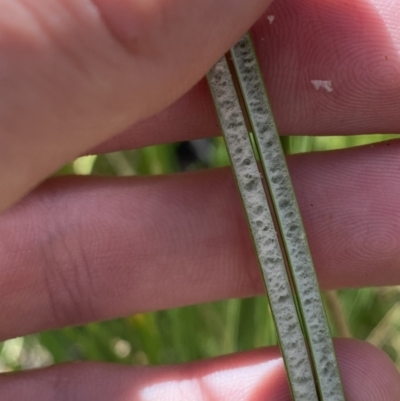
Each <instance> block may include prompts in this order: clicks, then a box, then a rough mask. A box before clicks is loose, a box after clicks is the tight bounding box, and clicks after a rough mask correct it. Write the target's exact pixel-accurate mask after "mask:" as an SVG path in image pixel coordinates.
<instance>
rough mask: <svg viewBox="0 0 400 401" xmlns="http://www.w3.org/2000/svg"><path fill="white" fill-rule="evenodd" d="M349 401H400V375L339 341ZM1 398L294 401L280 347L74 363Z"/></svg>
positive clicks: (29, 379) (10, 378)
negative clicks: (135, 364) (151, 360)
mask: <svg viewBox="0 0 400 401" xmlns="http://www.w3.org/2000/svg"><path fill="white" fill-rule="evenodd" d="M336 352H337V355H338V360H339V366H340V371H341V376H342V379H343V385H344V390H345V394H346V400H347V401H397V400H398V399H399V397H400V377H399V374H398V372H397V370H396V368H395V367H394V365H393V363H392V362H391V361H390V360H389V358H388V357H387V356H386V355H384V354H383V353H382V352H381V351H378V350H377V349H375V348H373V347H372V346H370V345H367V344H366V343H362V342H358V341H349V340H339V341H336ZM0 384H1V386H2V395H1V396H0V397H1V400H13V399H17V400H20V401H25V400H31V399H40V400H41V401H58V400H60V401H61V400H63V401H80V400H82V401H83V400H85V401H91V400H96V401H102V400H104V401H105V400H107V401H111V400H115V401H117V400H118V401H167V400H174V401H181V400H182V401H186V400H192V401H201V400H218V401H225V400H227V401H228V400H229V401H239V400H240V401H261V400H271V401H277V400H279V401H290V400H291V399H292V398H291V396H290V392H289V388H288V384H287V379H286V377H285V371H284V365H283V362H282V359H281V357H280V354H279V352H278V350H277V349H276V348H270V349H266V350H256V351H253V352H247V353H243V354H238V355H232V356H228V357H223V358H218V359H213V360H208V361H203V362H198V363H192V364H190V365H180V366H173V367H156V368H142V369H139V368H132V367H126V366H125V367H123V366H116V365H115V366H113V365H101V364H72V365H64V366H59V367H53V368H50V369H45V370H39V371H36V372H27V373H17V374H12V375H6V376H3V377H1V378H0Z"/></svg>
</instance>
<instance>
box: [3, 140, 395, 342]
mask: <svg viewBox="0 0 400 401" xmlns="http://www.w3.org/2000/svg"><path fill="white" fill-rule="evenodd" d="M387 145H388V146H386V144H384V145H381V146H375V147H364V148H359V149H352V150H348V151H337V152H329V153H321V154H309V155H304V156H298V157H295V158H292V159H290V166H291V171H292V176H293V179H294V183H295V188H296V192H297V195H298V198H299V201H300V206H301V210H302V212H303V216H304V219H305V225H306V232H307V233H308V237H309V240H310V244H311V248H312V253H313V255H314V259H315V263H316V268H317V272H318V277H319V281H320V284H321V285H322V287H323V288H325V289H333V288H341V287H356V286H372V285H395V284H399V283H400V270H399V269H398V262H399V260H400V230H399V229H398V226H399V224H400V214H399V208H398V199H399V197H400V193H399V190H400V183H399V180H400V178H399V175H398V155H399V151H400V142H390V143H388V144H387ZM371 160H373V163H371ZM0 286H1V294H2V300H3V305H4V306H3V308H1V311H0V338H1V339H4V338H7V337H14V336H17V335H22V334H26V333H30V332H34V331H40V330H44V329H49V328H54V327H61V326H65V325H70V324H79V323H86V322H89V321H94V320H102V319H109V318H115V317H118V316H127V315H129V314H133V313H138V312H144V311H151V310H158V309H166V308H171V307H177V306H183V305H189V304H195V303H200V302H207V301H212V300H217V299H226V298H231V297H245V296H251V295H255V294H260V293H262V292H263V285H262V279H261V276H260V273H259V269H258V266H257V263H256V260H255V256H254V251H253V246H252V243H251V239H250V236H249V233H248V227H247V224H246V221H245V219H244V216H243V210H242V206H241V203H240V200H239V196H238V192H237V189H236V185H235V183H234V180H233V177H232V175H231V172H230V171H229V170H227V169H221V170H215V171H209V172H198V173H191V174H183V175H176V176H169V177H153V178H134V179H119V180H113V179H104V178H103V179H93V178H92V179H90V178H88V179H78V178H75V179H73V178H70V179H58V180H53V181H50V182H48V183H47V185H45V186H43V187H42V188H41V189H39V190H38V191H37V192H36V193H34V194H33V195H31V196H30V197H28V198H27V199H26V200H25V201H24V202H22V203H21V204H19V205H18V206H16V207H15V208H14V209H12V210H10V211H9V212H8V213H6V214H5V215H4V216H2V217H1V218H0Z"/></svg>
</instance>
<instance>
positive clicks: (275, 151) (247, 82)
mask: <svg viewBox="0 0 400 401" xmlns="http://www.w3.org/2000/svg"><path fill="white" fill-rule="evenodd" d="M231 55H232V59H233V63H234V67H235V70H236V74H237V78H238V81H239V84H240V87H241V91H242V93H243V97H244V103H245V105H246V107H247V111H248V115H249V120H250V123H251V126H252V129H253V134H254V137H255V139H256V143H257V147H258V150H259V155H260V159H261V164H262V167H263V170H264V174H265V177H266V179H267V184H268V188H269V191H270V195H271V199H272V201H273V204H274V209H275V212H276V217H277V219H278V223H279V227H280V231H281V234H282V239H283V245H284V247H285V250H286V255H287V260H288V262H289V267H290V271H291V276H292V279H293V283H294V290H295V293H296V298H297V300H298V305H299V308H300V313H301V320H302V322H303V325H304V327H305V331H306V335H307V338H308V345H309V349H310V353H311V358H312V361H313V365H314V370H315V374H316V379H317V385H318V390H319V393H320V397H321V401H344V400H345V398H344V393H343V387H342V384H341V380H340V375H339V370H338V366H337V361H336V356H335V352H334V349H333V344H332V338H331V334H330V331H329V327H328V322H327V319H326V314H325V310H324V306H323V303H322V299H321V294H320V291H319V286H318V281H317V277H316V274H315V270H314V265H313V261H312V257H311V252H310V249H309V246H308V242H307V239H306V233H305V230H304V226H303V222H302V219H301V215H300V210H299V207H298V204H297V200H296V196H295V193H294V189H293V186H292V183H291V179H290V174H289V170H288V168H287V164H286V159H285V156H284V153H283V150H282V146H281V142H280V139H279V134H278V131H277V129H276V126H275V122H274V119H273V114H272V110H271V107H270V105H269V101H268V97H267V92H266V89H265V85H264V80H263V78H262V75H261V71H260V67H259V65H258V61H257V56H256V53H255V50H254V47H253V44H252V41H251V38H250V35H249V34H247V35H245V36H244V37H243V38H242V39H241V40H240V41H239V42H238V43H237V44H236V45H235V46H234V47H233V49H232V50H231Z"/></svg>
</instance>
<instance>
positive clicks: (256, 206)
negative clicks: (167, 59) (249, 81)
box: [208, 58, 318, 401]
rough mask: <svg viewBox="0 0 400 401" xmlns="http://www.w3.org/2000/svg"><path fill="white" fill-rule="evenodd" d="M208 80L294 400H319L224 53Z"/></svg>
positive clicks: (258, 173) (270, 217)
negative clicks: (262, 277) (252, 240)
mask: <svg viewBox="0 0 400 401" xmlns="http://www.w3.org/2000/svg"><path fill="white" fill-rule="evenodd" d="M208 81H209V85H210V88H211V92H212V95H213V98H214V103H215V106H216V109H217V112H218V116H219V120H220V124H221V127H222V131H223V134H224V137H225V141H226V144H227V148H228V152H229V155H230V158H231V161H232V165H233V169H234V173H235V176H236V180H237V183H238V186H239V190H240V194H241V197H242V201H243V204H244V208H245V211H246V214H247V219H248V222H249V225H250V229H251V232H252V236H253V239H254V244H255V248H256V251H257V256H258V260H259V263H260V266H261V270H262V273H263V276H264V282H265V285H266V288H267V292H268V295H269V300H270V305H271V310H272V313H273V316H274V319H275V323H276V327H277V332H278V337H279V341H280V345H281V349H282V354H283V358H284V361H285V365H286V370H287V372H288V376H289V379H290V380H289V381H290V385H291V389H292V394H293V397H294V400H295V401H318V397H317V392H316V388H315V383H314V378H313V374H312V369H311V364H310V361H309V358H308V353H307V348H306V343H305V339H304V335H303V333H302V331H301V328H300V322H299V318H298V315H297V311H296V307H295V304H294V300H293V294H292V291H291V286H290V283H289V280H288V276H287V271H286V267H285V263H284V260H283V257H282V252H281V249H280V246H279V242H278V238H277V235H276V231H275V228H274V224H273V220H272V216H271V214H270V211H269V206H268V202H267V198H266V195H265V192H264V187H263V183H262V178H261V174H260V172H259V170H258V166H257V163H256V160H255V156H254V153H253V149H252V146H251V142H250V140H249V136H248V130H247V127H246V124H245V120H244V117H243V112H242V110H241V107H240V103H239V100H238V97H237V93H236V90H235V87H234V83H233V80H232V76H231V74H230V71H229V67H228V64H227V61H226V59H225V58H223V59H221V60H220V61H219V62H218V63H217V64H216V66H215V67H214V68H213V69H212V70H211V72H210V73H209V74H208Z"/></svg>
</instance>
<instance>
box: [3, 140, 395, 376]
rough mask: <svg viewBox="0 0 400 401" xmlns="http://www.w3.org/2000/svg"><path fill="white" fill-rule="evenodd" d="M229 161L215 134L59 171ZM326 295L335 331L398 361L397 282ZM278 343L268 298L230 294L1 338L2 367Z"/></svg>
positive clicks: (332, 143) (208, 352)
mask: <svg viewBox="0 0 400 401" xmlns="http://www.w3.org/2000/svg"><path fill="white" fill-rule="evenodd" d="M393 137H395V136H388V135H386V136H383V135H372V136H371V135H370V136H357V137H318V138H311V137H286V138H283V139H282V143H283V146H284V149H285V151H286V152H287V153H300V152H309V151H321V150H330V149H339V148H347V147H352V146H359V145H362V144H366V143H371V142H379V141H382V140H386V139H391V138H393ZM228 164H229V160H228V157H227V154H226V150H225V145H224V143H223V140H222V139H221V138H214V139H209V140H200V141H194V142H190V143H180V144H171V145H163V146H155V147H150V148H145V149H140V150H135V151H128V152H117V153H112V154H107V155H102V156H88V157H83V158H80V159H77V160H76V161H74V162H73V163H71V164H69V165H67V166H65V167H64V168H63V169H62V170H61V171H60V172H59V174H77V175H88V174H96V175H99V174H101V175H111V176H126V175H143V174H167V173H173V172H178V171H190V170H196V169H204V168H212V167H217V166H225V165H228ZM324 297H325V300H326V304H327V310H328V316H329V320H330V324H331V327H332V331H333V333H334V334H335V335H338V336H353V337H356V338H358V339H363V340H366V341H369V342H371V343H372V344H374V345H376V346H377V347H379V348H381V349H383V350H384V351H385V352H386V353H387V354H388V355H389V356H390V357H391V358H392V359H393V360H394V362H395V363H396V365H397V367H398V368H400V335H399V334H400V287H393V288H380V289H362V290H344V291H339V292H330V293H328V294H325V295H324ZM275 343H276V335H275V330H274V326H273V322H272V318H271V315H270V312H269V309H268V305H267V301H266V299H265V298H264V297H258V298H251V299H244V300H237V299H233V300H228V301H224V302H215V303H210V304H204V305H199V306H193V307H186V308H179V309H174V310H168V311H160V312H157V313H151V314H142V315H136V316H131V317H128V318H126V319H118V320H114V321H108V322H103V323H96V324H91V325H88V326H84V327H73V328H66V329H63V330H57V331H52V332H45V333H40V334H37V335H31V336H27V337H24V338H17V339H12V340H9V341H6V342H4V343H0V372H5V371H15V370H21V369H27V368H33V367H40V366H47V365H49V364H52V363H57V362H65V361H73V360H92V361H94V360H95V361H109V362H118V363H124V364H136V365H149V364H151V365H158V364H167V363H180V362H187V361H192V360H198V359H202V358H207V357H213V356H218V355H223V354H227V353H232V352H236V351H242V350H247V349H252V348H255V347H261V346H267V345H272V344H275Z"/></svg>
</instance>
